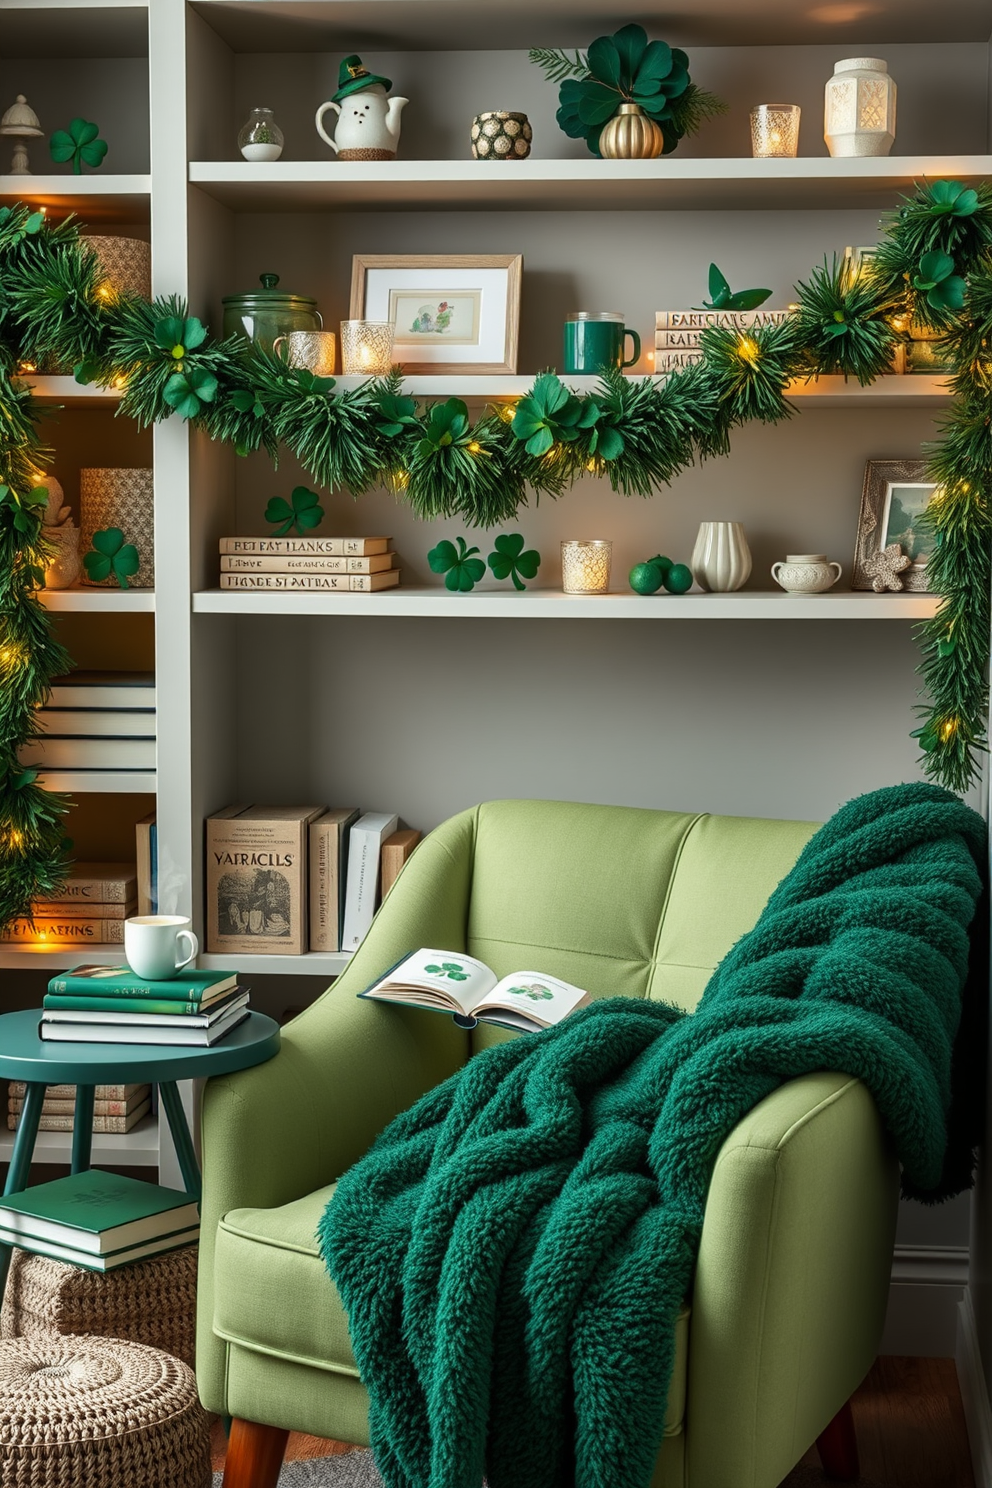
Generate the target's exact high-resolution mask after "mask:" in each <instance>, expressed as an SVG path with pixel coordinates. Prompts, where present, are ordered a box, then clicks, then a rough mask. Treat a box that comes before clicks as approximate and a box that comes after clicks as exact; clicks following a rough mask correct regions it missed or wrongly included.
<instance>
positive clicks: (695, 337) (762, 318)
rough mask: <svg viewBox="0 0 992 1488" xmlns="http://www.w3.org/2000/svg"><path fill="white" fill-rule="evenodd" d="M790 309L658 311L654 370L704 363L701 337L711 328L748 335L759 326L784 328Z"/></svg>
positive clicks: (655, 322)
mask: <svg viewBox="0 0 992 1488" xmlns="http://www.w3.org/2000/svg"><path fill="white" fill-rule="evenodd" d="M788 315H789V312H788V310H656V311H655V316H654V370H655V372H677V371H679V369H680V368H682V367H691V366H692V365H693V363H694V362H701V361H702V359H703V350H702V347H701V345H700V342H699V338H700V336H701V335H702V333H703V331H704V330H705V329H706V327H707V326H723V327H724V328H725V329H727V330H732V331H742V332H746V331H749V330H755V329H757V328H758V327H759V326H769V325H781V324H782V322H783V321H784V320H786V319H788Z"/></svg>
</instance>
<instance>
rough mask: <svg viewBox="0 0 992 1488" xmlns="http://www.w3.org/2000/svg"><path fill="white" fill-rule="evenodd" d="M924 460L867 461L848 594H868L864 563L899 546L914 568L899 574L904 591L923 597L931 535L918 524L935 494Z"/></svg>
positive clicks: (921, 524) (868, 578)
mask: <svg viewBox="0 0 992 1488" xmlns="http://www.w3.org/2000/svg"><path fill="white" fill-rule="evenodd" d="M926 469H927V468H926V463H925V462H924V461H923V460H869V461H868V464H867V465H866V466H865V484H864V489H863V491H862V493H861V516H860V519H859V521H858V544H857V548H856V549H855V553H854V573H853V577H852V579H851V588H852V589H870V588H871V575H870V574H868V573H866V571H865V560H866V559H867V558H870V557H871V555H872V554H873V553H879V552H881V550H882V549H883V548H887V547H889V546H890V545H891V544H892V543H898V544H899V546H900V547H901V548H902V551H903V553H904V554H905V555H906V557H907V558H911V559H912V560H913V561H912V565H911V566H910V567H909V568H906V569H904V570H903V571H902V573H901V574H900V575H899V577H900V578H901V579H902V582H903V587H904V588H905V589H910V590H914V591H915V592H916V593H926V592H927V559H928V558H929V556H930V548H931V546H932V544H933V536H932V534H931V532H930V530H929V528H928V526H927V524H926V523H925V522H923V521H922V520H921V518H922V517H923V514H924V512H925V511H926V509H927V507H928V505H929V504H930V498H931V497H932V496H933V493H934V491H935V490H936V489H937V488H936V486H935V485H934V484H933V482H932V481H928V480H927V479H926Z"/></svg>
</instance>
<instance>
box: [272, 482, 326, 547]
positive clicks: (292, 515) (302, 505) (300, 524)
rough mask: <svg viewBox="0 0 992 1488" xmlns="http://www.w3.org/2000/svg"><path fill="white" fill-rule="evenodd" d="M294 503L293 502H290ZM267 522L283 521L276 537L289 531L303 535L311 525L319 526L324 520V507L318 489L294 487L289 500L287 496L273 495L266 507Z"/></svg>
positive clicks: (275, 533)
mask: <svg viewBox="0 0 992 1488" xmlns="http://www.w3.org/2000/svg"><path fill="white" fill-rule="evenodd" d="M290 503H292V504H290ZM265 520H266V521H267V522H273V523H276V522H281V523H282V526H281V527H277V528H276V531H275V532H274V533H273V536H274V537H285V535H286V533H287V532H297V533H299V535H300V536H301V537H302V536H303V534H304V532H309V530H310V528H311V527H319V526H320V524H321V522H322V521H323V520H324V508H323V507H322V506H321V505H320V498H319V496H318V495H317V492H316V491H311V490H309V489H308V488H307V487H306V486H296V487H294V489H293V491H292V494H291V495H290V498H289V501H287V500H286V498H285V496H273V497H272V499H271V500H270V501H269V504H268V506H267V507H266V508H265Z"/></svg>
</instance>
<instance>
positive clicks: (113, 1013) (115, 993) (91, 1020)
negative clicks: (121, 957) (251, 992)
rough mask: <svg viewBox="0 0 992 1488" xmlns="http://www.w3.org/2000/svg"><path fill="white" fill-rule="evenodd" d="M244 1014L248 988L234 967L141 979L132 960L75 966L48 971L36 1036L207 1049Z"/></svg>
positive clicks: (235, 1026)
mask: <svg viewBox="0 0 992 1488" xmlns="http://www.w3.org/2000/svg"><path fill="white" fill-rule="evenodd" d="M247 1016H248V988H247V987H239V986H238V978H237V975H236V973H234V972H233V971H190V970H189V969H188V968H187V969H186V970H185V971H180V972H178V973H177V974H176V975H175V976H174V977H172V978H171V979H170V980H169V981H164V982H146V981H143V980H142V978H141V977H137V976H135V974H134V972H133V971H132V970H131V968H130V967H129V966H76V967H73V969H72V970H71V971H64V972H59V974H58V976H54V977H52V979H51V981H50V982H49V984H48V992H47V993H46V995H45V1000H44V1011H43V1013H42V1018H41V1037H42V1038H43V1039H48V1040H54V1041H66V1042H70V1043H77V1044H174V1045H185V1046H187V1047H194V1048H207V1047H209V1046H210V1045H211V1044H216V1043H218V1042H219V1040H220V1039H222V1038H224V1036H225V1034H228V1033H230V1032H231V1029H232V1028H237V1026H238V1024H239V1023H241V1022H243V1021H244V1019H245V1018H247Z"/></svg>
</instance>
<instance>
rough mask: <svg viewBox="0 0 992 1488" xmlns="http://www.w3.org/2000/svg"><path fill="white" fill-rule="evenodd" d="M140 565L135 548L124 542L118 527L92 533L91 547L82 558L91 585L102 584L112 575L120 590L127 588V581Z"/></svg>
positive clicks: (131, 544)
mask: <svg viewBox="0 0 992 1488" xmlns="http://www.w3.org/2000/svg"><path fill="white" fill-rule="evenodd" d="M140 564H141V559H140V558H139V557H138V550H137V548H136V547H135V546H134V544H133V543H126V542H125V541H124V534H123V532H122V531H121V529H120V528H119V527H105V528H104V529H103V530H102V531H101V532H94V534H93V547H92V548H91V549H90V551H89V552H88V553H87V554H86V555H85V557H84V558H83V567H84V568H85V570H86V573H87V577H88V578H89V579H90V580H91V582H92V583H94V584H102V583H103V581H104V579H109V578H110V576H111V574H113V576H114V578H115V579H116V580H117V583H118V585H119V586H120V588H121V589H126V588H127V587H128V582H127V581H128V579H129V578H133V577H134V575H135V574H136V573H137V572H138V568H139V566H140Z"/></svg>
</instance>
